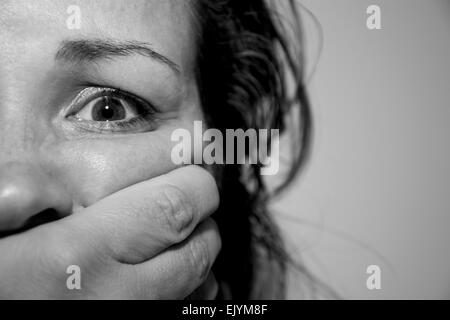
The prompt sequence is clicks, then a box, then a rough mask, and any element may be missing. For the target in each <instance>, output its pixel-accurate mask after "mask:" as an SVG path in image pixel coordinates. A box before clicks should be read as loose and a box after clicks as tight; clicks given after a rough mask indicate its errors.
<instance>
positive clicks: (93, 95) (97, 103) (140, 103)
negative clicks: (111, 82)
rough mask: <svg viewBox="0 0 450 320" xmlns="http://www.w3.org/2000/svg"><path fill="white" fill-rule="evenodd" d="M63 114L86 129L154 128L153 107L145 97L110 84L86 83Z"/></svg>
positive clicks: (119, 130) (129, 129)
mask: <svg viewBox="0 0 450 320" xmlns="http://www.w3.org/2000/svg"><path fill="white" fill-rule="evenodd" d="M68 109H69V112H68V115H67V116H66V117H65V118H66V119H68V120H70V121H71V123H72V124H73V125H74V126H75V127H76V128H77V129H81V130H83V131H88V132H94V133H95V132H98V133H104V132H112V133H114V132H120V133H122V132H125V133H126V132H132V133H133V132H145V131H150V130H152V129H154V127H155V123H154V122H155V121H154V120H155V119H154V117H153V116H154V114H155V113H156V112H155V108H153V106H152V105H151V104H150V103H148V102H146V101H145V100H143V99H141V98H138V97H136V96H134V95H132V94H129V93H126V92H123V91H121V90H118V89H112V88H99V87H89V88H86V89H84V90H82V91H81V92H80V93H79V94H78V95H77V97H76V98H75V100H74V101H73V102H72V103H71V104H70V106H69V108H68Z"/></svg>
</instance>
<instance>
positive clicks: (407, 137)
mask: <svg viewBox="0 0 450 320" xmlns="http://www.w3.org/2000/svg"><path fill="white" fill-rule="evenodd" d="M301 3H302V4H303V5H304V6H305V7H307V8H309V9H310V10H311V11H312V13H313V14H314V15H315V16H316V17H317V19H318V20H319V21H320V23H321V26H322V28H323V33H324V50H323V54H322V56H321V58H320V61H319V65H318V68H317V70H316V71H315V72H314V76H313V77H312V80H311V82H310V84H309V90H310V94H311V99H312V103H313V110H314V115H315V126H316V131H315V141H314V151H313V154H312V158H311V161H310V164H309V166H308V168H307V169H306V171H305V172H304V174H303V176H302V177H301V178H300V179H299V180H298V182H297V183H296V185H295V186H294V187H293V188H292V189H291V191H290V192H289V193H287V194H286V196H285V197H283V198H282V199H280V200H279V201H278V202H277V203H275V205H274V207H275V208H276V209H278V210H279V211H281V212H278V213H277V218H278V221H279V223H280V224H281V226H282V228H283V230H284V231H285V235H286V239H287V241H288V244H289V249H290V251H291V252H292V253H293V254H294V255H295V256H296V257H298V258H299V257H301V258H302V259H303V261H304V263H305V264H306V265H307V266H308V267H309V269H310V270H311V271H313V272H314V273H315V274H316V275H318V276H319V278H321V279H322V280H323V281H325V282H326V283H327V284H328V285H330V286H331V287H333V288H334V289H335V290H337V291H338V292H339V293H340V294H341V296H342V297H343V298H364V299H366V298H367V299H379V298H387V299H391V298H406V299H410V298H441V299H442V298H445V299H448V298H450V249H449V245H450V233H449V226H450V214H449V212H450V192H449V191H450V169H449V167H450V147H449V137H450V62H449V58H450V32H449V31H450V1H445V0H432V1H425V0H386V1H381V0H378V1H366V0H339V1H335V0H301ZM371 4H377V5H379V6H380V7H381V19H382V30H375V31H370V30H368V29H367V28H366V19H367V14H366V9H367V7H368V6H369V5H371ZM304 19H305V22H304V23H305V26H306V30H307V37H306V42H307V51H308V57H309V59H308V65H309V66H312V65H313V64H314V60H315V59H316V58H317V47H318V44H319V40H318V39H319V36H318V31H317V26H315V25H314V24H313V23H312V20H311V18H310V17H308V16H307V15H304ZM373 264H375V265H379V266H380V268H381V272H382V273H381V285H382V288H381V290H368V289H367V287H366V279H367V277H368V275H367V274H366V268H367V266H369V265H373ZM294 278H296V279H297V278H298V277H296V276H294ZM297 280H299V281H290V295H289V297H290V298H301V297H302V294H301V290H300V288H299V287H298V286H299V283H301V279H297Z"/></svg>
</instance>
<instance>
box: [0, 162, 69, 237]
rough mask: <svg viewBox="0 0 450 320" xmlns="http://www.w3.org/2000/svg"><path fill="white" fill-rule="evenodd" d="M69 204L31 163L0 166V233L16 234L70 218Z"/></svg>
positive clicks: (56, 185)
mask: <svg viewBox="0 0 450 320" xmlns="http://www.w3.org/2000/svg"><path fill="white" fill-rule="evenodd" d="M71 209H72V201H71V197H70V196H69V194H68V193H67V192H66V190H65V188H64V187H63V186H62V185H61V184H60V183H58V182H57V181H56V180H55V179H54V178H53V177H52V176H51V174H50V173H47V172H45V170H43V169H42V168H40V167H39V166H37V165H35V164H33V163H8V164H0V233H1V234H7V233H15V232H18V231H20V230H21V229H22V230H23V229H29V228H31V227H34V226H36V225H39V224H42V223H45V222H49V221H50V220H55V219H58V218H61V217H64V216H66V215H69V214H70V212H71Z"/></svg>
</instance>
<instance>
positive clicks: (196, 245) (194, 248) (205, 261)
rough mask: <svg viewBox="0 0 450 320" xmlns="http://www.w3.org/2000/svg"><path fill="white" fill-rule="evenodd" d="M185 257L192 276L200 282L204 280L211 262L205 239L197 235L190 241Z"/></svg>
mask: <svg viewBox="0 0 450 320" xmlns="http://www.w3.org/2000/svg"><path fill="white" fill-rule="evenodd" d="M186 259H187V261H188V263H187V265H188V266H189V268H190V270H189V272H190V274H191V276H192V278H193V279H198V280H199V281H200V282H203V281H204V280H206V277H207V276H208V273H209V270H210V268H211V262H210V254H209V247H208V243H207V242H206V240H205V239H203V238H202V237H199V238H198V239H195V240H194V241H192V242H191V244H190V245H189V250H188V253H187V257H186Z"/></svg>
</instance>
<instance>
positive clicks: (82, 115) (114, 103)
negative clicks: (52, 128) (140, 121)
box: [76, 96, 139, 122]
mask: <svg viewBox="0 0 450 320" xmlns="http://www.w3.org/2000/svg"><path fill="white" fill-rule="evenodd" d="M138 116H139V110H138V108H137V107H136V106H135V105H134V103H133V102H132V101H126V100H125V99H120V98H116V97H112V96H103V97H98V98H95V99H94V100H92V101H91V102H89V103H88V104H87V105H86V106H85V107H84V108H83V109H81V110H80V111H79V112H78V113H77V114H76V118H77V119H82V120H88V121H102V122H109V121H127V120H131V119H133V118H135V117H138Z"/></svg>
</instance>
